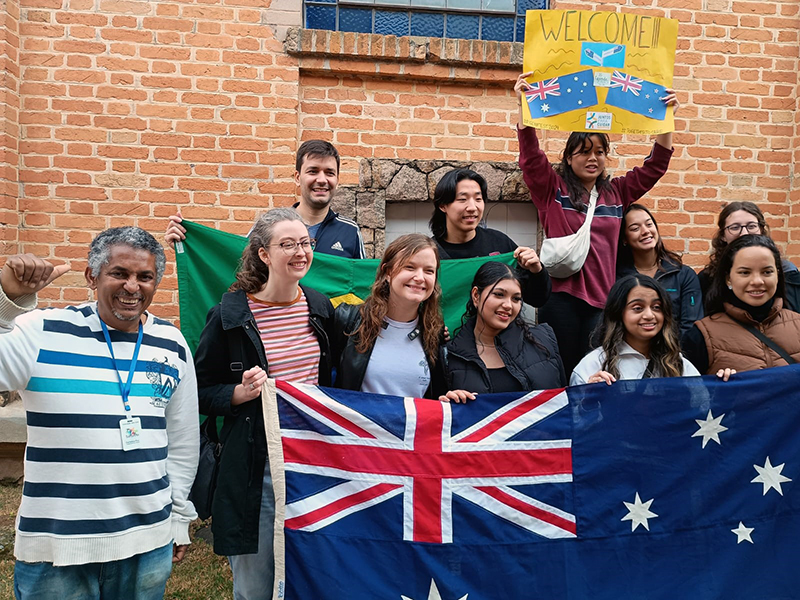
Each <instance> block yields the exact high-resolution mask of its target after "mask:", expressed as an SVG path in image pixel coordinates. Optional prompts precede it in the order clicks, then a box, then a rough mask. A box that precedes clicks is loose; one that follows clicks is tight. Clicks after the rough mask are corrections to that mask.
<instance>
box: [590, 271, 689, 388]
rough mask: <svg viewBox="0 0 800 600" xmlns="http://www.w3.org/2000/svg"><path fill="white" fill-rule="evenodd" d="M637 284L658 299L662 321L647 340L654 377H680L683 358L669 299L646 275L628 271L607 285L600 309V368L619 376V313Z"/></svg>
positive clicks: (622, 328)
mask: <svg viewBox="0 0 800 600" xmlns="http://www.w3.org/2000/svg"><path fill="white" fill-rule="evenodd" d="M637 286H641V287H644V288H648V289H651V290H653V291H655V293H656V294H657V295H658V299H659V301H660V302H661V313H662V314H663V315H664V324H663V326H662V327H661V331H659V332H658V334H657V335H656V336H655V337H654V338H653V339H652V340H651V341H650V359H651V360H652V361H653V362H655V373H654V375H655V376H657V377H680V376H681V375H683V360H682V359H681V348H680V343H679V342H678V333H677V331H678V326H677V323H676V322H675V319H674V318H673V316H672V302H671V301H670V299H669V295H667V292H666V290H665V289H664V288H663V287H662V286H661V284H660V283H658V282H657V281H656V280H655V279H653V278H652V277H648V276H647V275H628V276H627V277H623V278H622V279H619V280H617V282H616V283H615V284H614V285H613V286H612V287H611V291H610V292H609V293H608V300H607V301H606V307H605V308H604V309H603V322H602V324H601V326H600V339H602V346H603V353H604V354H605V360H604V361H603V366H602V369H603V370H604V371H608V372H609V373H611V374H612V375H613V376H614V377H616V378H617V379H619V377H620V372H619V346H620V344H621V343H622V342H624V341H625V324H624V322H623V314H624V313H625V308H626V306H627V304H628V295H629V294H630V293H631V290H632V289H633V288H635V287H637Z"/></svg>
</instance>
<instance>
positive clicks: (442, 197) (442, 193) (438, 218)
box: [428, 169, 488, 240]
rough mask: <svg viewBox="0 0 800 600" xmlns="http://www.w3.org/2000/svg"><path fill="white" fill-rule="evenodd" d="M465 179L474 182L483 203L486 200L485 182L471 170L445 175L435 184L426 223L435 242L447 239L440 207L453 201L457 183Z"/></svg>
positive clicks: (457, 170) (458, 170) (445, 223)
mask: <svg viewBox="0 0 800 600" xmlns="http://www.w3.org/2000/svg"><path fill="white" fill-rule="evenodd" d="M465 179H469V180H472V181H474V182H476V183H477V184H478V186H480V188H481V196H483V199H484V201H485V200H486V199H487V196H488V191H487V187H486V180H485V179H484V178H483V177H482V176H481V175H480V174H479V173H476V172H475V171H473V170H472V169H453V170H452V171H450V172H449V173H446V174H445V176H444V177H442V178H441V179H440V180H439V183H437V184H436V190H435V191H434V192H433V215H431V220H430V221H429V222H428V225H429V226H430V228H431V233H432V234H433V237H434V238H436V239H437V240H442V239H444V238H445V237H447V217H446V215H445V214H444V211H442V210H441V207H442V206H447V205H448V204H451V203H452V202H454V201H455V199H456V188H457V187H458V182H459V181H464V180H465Z"/></svg>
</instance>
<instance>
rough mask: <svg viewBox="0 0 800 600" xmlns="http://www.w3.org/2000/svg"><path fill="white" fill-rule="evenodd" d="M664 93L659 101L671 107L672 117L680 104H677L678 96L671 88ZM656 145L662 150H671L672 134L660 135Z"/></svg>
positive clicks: (669, 132)
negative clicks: (662, 147)
mask: <svg viewBox="0 0 800 600" xmlns="http://www.w3.org/2000/svg"><path fill="white" fill-rule="evenodd" d="M664 91H665V92H666V93H667V95H666V96H664V97H663V98H661V100H662V101H663V102H664V104H666V105H667V106H671V107H672V114H673V115H674V114H675V113H677V112H678V109H679V108H680V106H681V103H680V102H678V96H677V95H676V94H675V90H673V89H672V88H667V89H666V90H664ZM656 144H658V145H659V146H664V148H666V149H667V150H672V132H671V131H668V132H667V133H660V134H659V135H658V136H656Z"/></svg>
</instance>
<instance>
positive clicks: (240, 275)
mask: <svg viewBox="0 0 800 600" xmlns="http://www.w3.org/2000/svg"><path fill="white" fill-rule="evenodd" d="M283 221H300V222H301V223H302V222H303V219H302V218H300V215H299V214H298V213H297V211H296V210H295V209H293V208H284V207H281V208H273V209H272V210H269V211H267V212H265V213H264V214H263V215H261V216H260V217H258V219H256V222H255V225H253V230H252V231H251V232H250V235H249V236H248V238H247V246H245V249H244V252H242V258H241V259H240V260H239V269H238V270H237V271H236V281H234V282H233V283H232V284H231V287H230V288H228V289H229V291H231V292H233V291H235V290H243V291H245V292H247V293H248V294H255V293H256V292H258V291H260V290H261V288H263V287H264V285H266V283H267V279H269V268H268V267H267V265H266V264H264V261H263V260H261V257H260V256H259V255H258V251H259V250H261V248H267V247H268V246H269V244H270V242H271V241H272V236H273V235H274V233H275V226H276V225H277V224H278V223H282V222H283Z"/></svg>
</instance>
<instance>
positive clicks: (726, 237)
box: [697, 201, 800, 311]
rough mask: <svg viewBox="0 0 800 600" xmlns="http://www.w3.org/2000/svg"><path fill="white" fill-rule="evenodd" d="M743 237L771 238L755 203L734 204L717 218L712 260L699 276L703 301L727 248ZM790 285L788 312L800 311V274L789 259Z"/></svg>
mask: <svg viewBox="0 0 800 600" xmlns="http://www.w3.org/2000/svg"><path fill="white" fill-rule="evenodd" d="M743 235H765V236H767V237H770V233H769V225H767V221H766V219H764V213H762V212H761V209H760V208H758V206H757V205H756V204H754V203H752V202H738V201H737V202H731V203H730V204H728V205H727V206H726V207H725V208H723V209H722V210H721V211H720V213H719V217H718V218H717V232H716V233H715V234H714V237H713V238H711V257H710V258H709V260H708V265H706V267H705V268H704V269H703V270H702V271H700V273H698V274H697V277H698V278H699V279H700V288H701V289H702V291H703V297H705V296H706V294H707V293H708V291H709V288H710V287H711V282H712V281H713V279H714V274H715V273H716V272H717V268H718V267H719V261H720V258H721V256H722V253H723V251H724V250H725V248H726V246H727V245H728V244H730V243H731V242H732V241H733V240H735V239H738V238H739V237H741V236H743ZM781 267H782V269H783V273H784V278H785V282H786V298H785V301H786V303H785V308H788V309H790V310H794V311H800V271H798V269H797V267H796V266H795V265H794V264H793V263H792V262H791V261H788V260H786V259H784V260H783V261H782V264H781Z"/></svg>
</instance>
